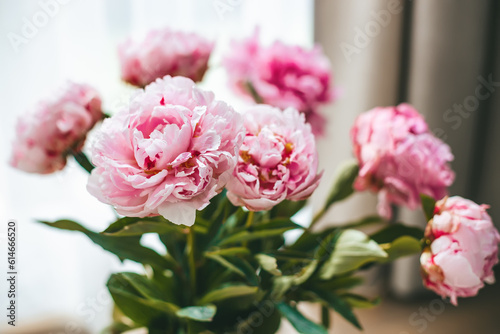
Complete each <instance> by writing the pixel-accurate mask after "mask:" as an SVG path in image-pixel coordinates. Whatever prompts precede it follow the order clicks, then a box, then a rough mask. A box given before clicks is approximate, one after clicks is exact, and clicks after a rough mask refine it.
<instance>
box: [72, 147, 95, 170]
mask: <svg viewBox="0 0 500 334" xmlns="http://www.w3.org/2000/svg"><path fill="white" fill-rule="evenodd" d="M71 154H72V155H73V157H75V160H76V162H78V164H79V165H80V166H82V167H83V169H85V170H86V171H87V172H89V173H91V172H92V169H94V168H95V166H94V165H92V163H91V162H90V160H89V158H87V156H86V155H85V153H83V152H82V151H78V152H76V151H71Z"/></svg>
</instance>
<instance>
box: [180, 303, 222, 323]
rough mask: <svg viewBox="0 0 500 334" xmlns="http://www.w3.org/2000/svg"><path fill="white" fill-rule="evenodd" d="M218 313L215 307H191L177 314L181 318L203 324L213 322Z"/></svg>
mask: <svg viewBox="0 0 500 334" xmlns="http://www.w3.org/2000/svg"><path fill="white" fill-rule="evenodd" d="M216 312H217V307H215V305H205V306H189V307H185V308H182V309H180V310H178V311H177V312H176V315H177V316H178V317H179V318H186V319H191V320H196V321H201V322H211V321H212V319H213V318H214V316H215V313H216Z"/></svg>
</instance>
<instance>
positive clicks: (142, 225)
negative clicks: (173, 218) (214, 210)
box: [101, 217, 183, 237]
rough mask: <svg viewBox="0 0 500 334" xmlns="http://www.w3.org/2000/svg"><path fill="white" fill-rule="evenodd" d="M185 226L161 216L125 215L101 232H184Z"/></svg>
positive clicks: (109, 233)
mask: <svg viewBox="0 0 500 334" xmlns="http://www.w3.org/2000/svg"><path fill="white" fill-rule="evenodd" d="M182 230H183V227H182V226H180V225H174V224H172V223H169V222H168V221H166V220H163V219H160V217H146V218H138V217H124V218H120V219H118V220H117V221H115V222H114V223H112V224H111V225H109V227H108V228H107V229H106V230H104V231H103V232H101V234H104V235H109V236H115V237H126V236H140V235H143V234H145V233H158V234H165V233H182Z"/></svg>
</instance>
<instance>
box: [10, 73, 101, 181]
mask: <svg viewBox="0 0 500 334" xmlns="http://www.w3.org/2000/svg"><path fill="white" fill-rule="evenodd" d="M102 118H103V113H102V110H101V98H100V97H99V94H98V93H97V91H95V90H94V89H93V88H92V87H90V86H88V85H83V84H76V83H72V82H67V83H66V84H65V85H64V86H63V87H62V88H61V91H60V92H59V93H58V94H57V95H56V96H54V97H53V98H51V99H48V100H45V101H41V102H39V103H38V104H37V105H36V106H35V108H34V110H33V112H32V113H30V114H28V115H25V116H23V118H20V119H19V121H18V123H17V128H16V139H15V141H14V143H13V152H12V157H11V160H10V164H11V165H12V166H13V167H15V168H18V169H20V170H23V171H25V172H29V173H40V174H48V173H52V172H55V171H58V170H61V169H63V168H64V166H65V165H66V158H67V156H68V154H70V153H71V151H76V152H77V151H80V150H81V148H82V146H83V144H84V141H85V137H86V135H87V132H89V131H90V129H92V127H93V126H94V125H95V124H96V123H97V122H98V121H99V120H101V119H102Z"/></svg>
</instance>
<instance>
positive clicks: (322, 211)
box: [307, 208, 326, 232]
mask: <svg viewBox="0 0 500 334" xmlns="http://www.w3.org/2000/svg"><path fill="white" fill-rule="evenodd" d="M325 213H326V210H325V208H323V209H321V211H319V212H318V213H317V214H315V215H314V217H313V220H312V222H311V225H309V227H308V228H307V230H308V231H309V232H310V231H311V230H312V228H313V227H314V226H315V225H316V224H317V223H318V221H320V219H321V218H323V216H324V215H325Z"/></svg>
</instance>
